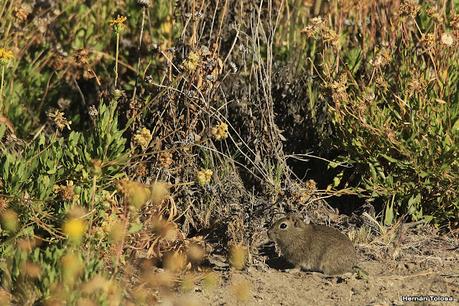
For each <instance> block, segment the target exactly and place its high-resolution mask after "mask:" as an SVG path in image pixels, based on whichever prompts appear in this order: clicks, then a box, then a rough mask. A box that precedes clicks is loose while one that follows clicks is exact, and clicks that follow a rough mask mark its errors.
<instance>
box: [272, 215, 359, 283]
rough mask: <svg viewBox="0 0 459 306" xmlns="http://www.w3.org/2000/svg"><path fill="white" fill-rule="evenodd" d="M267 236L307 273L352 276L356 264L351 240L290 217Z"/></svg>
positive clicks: (334, 231) (282, 252) (330, 229)
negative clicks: (347, 274)
mask: <svg viewBox="0 0 459 306" xmlns="http://www.w3.org/2000/svg"><path fill="white" fill-rule="evenodd" d="M268 236H269V238H270V239H271V240H273V241H274V242H275V243H276V245H277V247H278V248H279V249H280V251H281V255H283V256H284V257H285V259H287V260H288V261H289V262H291V263H292V264H294V265H295V266H296V267H301V268H302V269H305V270H310V271H318V272H323V273H324V274H327V275H340V274H344V273H346V272H352V271H353V268H354V266H355V265H356V264H357V255H356V252H355V249H354V246H353V245H352V242H351V240H349V238H348V237H347V236H346V235H344V234H343V233H341V232H340V231H338V230H336V229H334V228H331V227H328V226H325V225H318V224H310V223H306V222H304V221H303V220H301V219H300V218H298V217H295V216H287V217H284V218H282V219H280V220H278V221H277V222H276V223H274V225H273V226H272V227H271V229H269V231H268Z"/></svg>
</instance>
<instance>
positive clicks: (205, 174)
mask: <svg viewBox="0 0 459 306" xmlns="http://www.w3.org/2000/svg"><path fill="white" fill-rule="evenodd" d="M213 173H214V172H213V171H212V170H210V169H201V170H200V171H198V172H197V173H196V180H197V181H198V184H199V185H201V186H205V185H207V184H209V182H210V179H211V178H212V174H213Z"/></svg>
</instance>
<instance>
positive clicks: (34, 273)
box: [22, 261, 42, 278]
mask: <svg viewBox="0 0 459 306" xmlns="http://www.w3.org/2000/svg"><path fill="white" fill-rule="evenodd" d="M41 272H42V271H41V267H40V265H38V264H36V263H34V262H31V261H26V262H25V263H24V264H23V266H22V273H23V274H24V275H25V276H27V277H29V278H40V276H41Z"/></svg>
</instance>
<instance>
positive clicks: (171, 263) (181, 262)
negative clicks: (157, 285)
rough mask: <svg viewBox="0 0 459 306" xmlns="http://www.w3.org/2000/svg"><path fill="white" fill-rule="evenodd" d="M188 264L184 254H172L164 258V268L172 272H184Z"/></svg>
mask: <svg viewBox="0 0 459 306" xmlns="http://www.w3.org/2000/svg"><path fill="white" fill-rule="evenodd" d="M187 263H188V262H187V257H186V256H185V254H183V253H182V252H172V253H170V254H168V255H166V256H165V258H164V268H166V270H167V271H170V272H180V271H183V270H184V269H185V268H186V265H187Z"/></svg>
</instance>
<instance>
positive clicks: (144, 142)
mask: <svg viewBox="0 0 459 306" xmlns="http://www.w3.org/2000/svg"><path fill="white" fill-rule="evenodd" d="M152 138H153V136H152V135H151V132H150V130H149V129H147V128H142V129H141V130H140V131H139V132H137V134H135V136H134V141H135V142H136V143H137V144H139V145H140V146H141V147H142V149H144V150H145V149H146V147H147V146H148V144H149V143H150V141H151V139H152Z"/></svg>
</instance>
